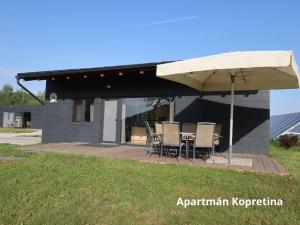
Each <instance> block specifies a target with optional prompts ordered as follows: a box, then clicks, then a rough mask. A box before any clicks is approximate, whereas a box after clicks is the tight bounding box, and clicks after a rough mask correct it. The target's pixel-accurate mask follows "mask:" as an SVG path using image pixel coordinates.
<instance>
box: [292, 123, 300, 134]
mask: <svg viewBox="0 0 300 225" xmlns="http://www.w3.org/2000/svg"><path fill="white" fill-rule="evenodd" d="M291 133H295V134H300V124H299V125H298V126H296V127H294V128H293V129H292V130H291Z"/></svg>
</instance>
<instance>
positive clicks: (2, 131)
mask: <svg viewBox="0 0 300 225" xmlns="http://www.w3.org/2000/svg"><path fill="white" fill-rule="evenodd" d="M33 131H34V130H31V129H16V128H3V127H1V128H0V133H32V132H33Z"/></svg>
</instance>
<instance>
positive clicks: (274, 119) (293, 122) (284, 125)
mask: <svg viewBox="0 0 300 225" xmlns="http://www.w3.org/2000/svg"><path fill="white" fill-rule="evenodd" d="M270 121H271V125H270V126H271V129H270V138H271V139H276V138H278V137H279V136H281V135H284V134H292V135H297V136H300V112H295V113H286V114H281V115H274V116H271V120H270Z"/></svg>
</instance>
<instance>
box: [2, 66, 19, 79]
mask: <svg viewBox="0 0 300 225" xmlns="http://www.w3.org/2000/svg"><path fill="white" fill-rule="evenodd" d="M18 72H20V71H19V70H16V69H11V68H6V67H1V66H0V76H10V77H11V76H15V75H17V73H18Z"/></svg>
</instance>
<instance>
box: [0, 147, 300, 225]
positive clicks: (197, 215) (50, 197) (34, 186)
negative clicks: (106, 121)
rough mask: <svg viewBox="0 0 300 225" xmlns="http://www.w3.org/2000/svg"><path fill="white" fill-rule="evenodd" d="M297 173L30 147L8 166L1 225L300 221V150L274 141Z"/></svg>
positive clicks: (1, 191)
mask: <svg viewBox="0 0 300 225" xmlns="http://www.w3.org/2000/svg"><path fill="white" fill-rule="evenodd" d="M271 154H272V156H273V157H274V158H275V159H278V160H279V161H280V163H282V164H283V165H285V166H286V167H287V168H288V169H289V170H290V172H291V174H292V175H291V176H278V175H270V174H264V173H250V172H238V171H232V170H225V169H213V168H199V167H193V166H188V165H176V164H166V165H160V164H151V163H142V162H138V161H133V160H126V159H109V158H102V157H87V156H75V155H65V154H54V153H39V154H33V153H24V152H19V151H17V150H16V149H15V147H14V146H10V145H0V155H15V156H23V157H26V159H25V160H21V161H15V162H7V163H4V164H1V165H0V224H35V225H38V224H43V225H44V224H51V225H54V224H130V225H134V224H144V225H147V224H157V225H158V224H232V225H234V224H272V225H274V224H280V225H283V224H289V225H291V224H299V220H300V218H299V211H300V205H299V204H300V203H299V196H300V188H299V187H300V174H299V170H300V162H299V158H300V152H299V151H298V150H293V151H290V152H286V151H284V150H281V149H278V148H275V147H272V152H271ZM179 197H183V198H218V197H222V198H231V197H239V198H266V197H271V198H281V199H282V200H283V201H284V206H282V207H278V206H277V207H276V206H260V207H259V206H254V207H250V208H247V209H246V208H244V207H237V206H222V207H217V206H210V207H206V206H196V207H190V208H187V209H184V208H182V207H180V206H176V203H177V199H178V198H179Z"/></svg>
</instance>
